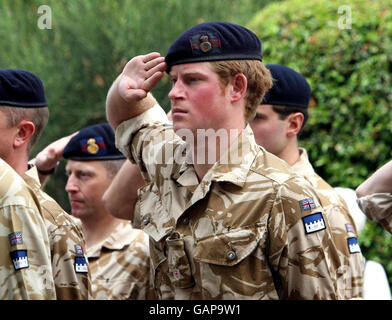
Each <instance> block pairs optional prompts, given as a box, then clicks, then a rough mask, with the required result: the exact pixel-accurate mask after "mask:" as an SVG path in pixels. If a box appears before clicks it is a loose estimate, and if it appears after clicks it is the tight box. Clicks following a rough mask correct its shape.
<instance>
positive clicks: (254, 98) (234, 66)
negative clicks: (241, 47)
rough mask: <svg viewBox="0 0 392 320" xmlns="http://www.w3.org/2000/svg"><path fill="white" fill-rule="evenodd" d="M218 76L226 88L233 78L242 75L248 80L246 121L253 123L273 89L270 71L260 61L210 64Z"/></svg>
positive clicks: (228, 61) (216, 62)
mask: <svg viewBox="0 0 392 320" xmlns="http://www.w3.org/2000/svg"><path fill="white" fill-rule="evenodd" d="M210 63H211V66H212V68H213V70H214V71H215V72H216V73H217V74H218V76H219V78H220V81H221V84H222V86H223V87H226V86H227V84H228V83H229V81H230V79H231V77H233V76H234V75H236V74H238V73H242V74H244V75H245V77H246V78H247V80H248V88H247V91H246V96H245V99H246V105H245V114H244V117H245V120H246V121H247V122H249V121H251V120H252V119H253V118H254V117H255V114H256V109H257V107H258V105H259V104H260V103H261V101H262V99H263V97H264V95H265V93H266V92H267V91H268V90H269V89H271V87H272V77H271V73H270V71H269V70H268V69H267V68H266V67H265V66H264V64H263V63H262V62H261V61H259V60H222V61H212V62H210Z"/></svg>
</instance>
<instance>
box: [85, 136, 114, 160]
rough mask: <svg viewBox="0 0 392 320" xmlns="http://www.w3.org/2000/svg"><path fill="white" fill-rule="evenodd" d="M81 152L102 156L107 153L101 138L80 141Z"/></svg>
mask: <svg viewBox="0 0 392 320" xmlns="http://www.w3.org/2000/svg"><path fill="white" fill-rule="evenodd" d="M80 147H81V149H82V152H83V153H85V154H89V155H97V156H103V155H106V154H107V153H108V151H107V148H106V144H105V141H104V139H103V137H94V138H89V139H82V140H80Z"/></svg>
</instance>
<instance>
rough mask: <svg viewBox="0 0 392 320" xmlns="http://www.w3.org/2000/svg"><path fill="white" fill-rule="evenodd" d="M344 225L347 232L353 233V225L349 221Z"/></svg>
mask: <svg viewBox="0 0 392 320" xmlns="http://www.w3.org/2000/svg"><path fill="white" fill-rule="evenodd" d="M345 226H346V231H347V232H352V233H355V230H354V226H353V225H352V224H351V223H346V224H345Z"/></svg>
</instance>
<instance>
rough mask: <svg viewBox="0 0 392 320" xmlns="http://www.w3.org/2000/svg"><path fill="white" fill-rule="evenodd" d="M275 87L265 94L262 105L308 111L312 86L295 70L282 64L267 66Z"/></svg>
mask: <svg viewBox="0 0 392 320" xmlns="http://www.w3.org/2000/svg"><path fill="white" fill-rule="evenodd" d="M266 67H267V68H268V69H269V71H270V72H271V76H272V78H273V86H272V88H271V89H270V90H268V92H267V93H266V94H265V96H264V98H263V101H262V104H272V105H280V106H288V107H297V108H303V109H306V108H307V107H308V105H309V100H310V86H309V83H308V82H307V81H306V79H305V78H304V77H303V76H302V75H301V74H299V73H298V72H296V71H294V70H293V69H291V68H289V67H286V66H283V65H280V64H267V65H266Z"/></svg>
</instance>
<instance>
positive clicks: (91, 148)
mask: <svg viewBox="0 0 392 320" xmlns="http://www.w3.org/2000/svg"><path fill="white" fill-rule="evenodd" d="M98 150H99V146H98V145H97V144H96V143H95V139H94V138H90V139H88V141H87V151H88V152H89V153H91V154H96V153H97V152H98Z"/></svg>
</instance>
